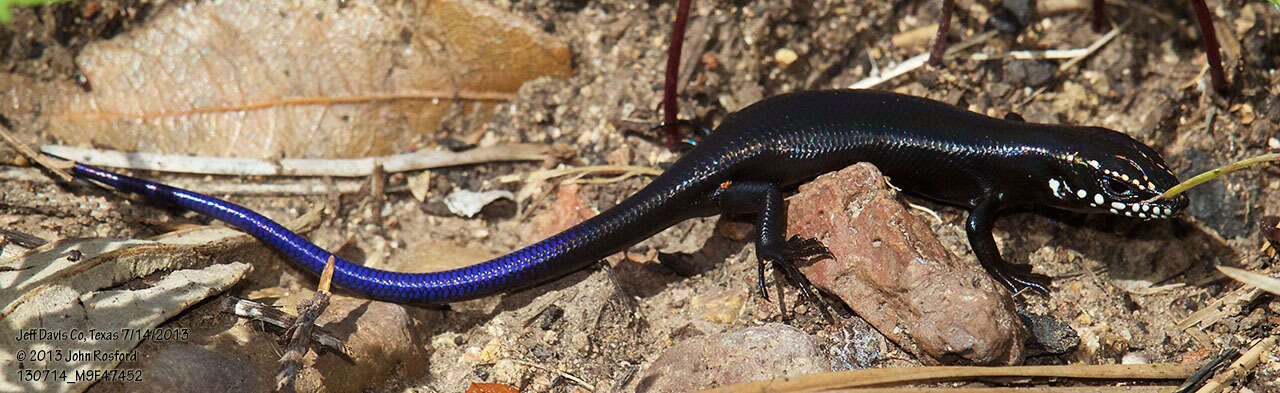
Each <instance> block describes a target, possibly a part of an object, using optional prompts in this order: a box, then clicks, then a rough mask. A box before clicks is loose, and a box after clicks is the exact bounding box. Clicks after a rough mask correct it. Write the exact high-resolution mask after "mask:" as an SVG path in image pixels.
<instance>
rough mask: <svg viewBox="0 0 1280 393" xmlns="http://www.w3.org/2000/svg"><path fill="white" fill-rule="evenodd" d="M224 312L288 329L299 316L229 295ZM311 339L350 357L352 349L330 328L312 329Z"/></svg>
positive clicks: (224, 301) (223, 308)
mask: <svg viewBox="0 0 1280 393" xmlns="http://www.w3.org/2000/svg"><path fill="white" fill-rule="evenodd" d="M222 312H225V313H228V314H234V315H235V316H238V317H241V318H248V319H252V320H255V321H259V322H262V323H264V324H267V325H271V326H275V327H277V328H279V329H280V330H287V329H289V327H290V326H293V324H294V322H296V321H297V318H296V317H294V316H292V315H289V314H286V313H285V312H284V311H280V310H279V309H277V308H275V307H271V306H268V305H266V304H262V303H259V302H255V301H252V300H248V299H240V298H237V297H227V298H226V300H223V301H222ZM311 339H312V340H315V341H316V342H317V343H319V344H320V345H323V346H326V347H329V349H331V350H333V351H334V352H335V353H339V354H341V355H342V356H346V357H349V356H350V354H351V350H350V349H348V348H347V346H346V345H345V344H343V343H342V340H341V339H338V337H336V336H334V335H333V333H330V332H329V331H328V330H325V329H324V328H321V327H318V326H317V327H315V328H313V329H311Z"/></svg>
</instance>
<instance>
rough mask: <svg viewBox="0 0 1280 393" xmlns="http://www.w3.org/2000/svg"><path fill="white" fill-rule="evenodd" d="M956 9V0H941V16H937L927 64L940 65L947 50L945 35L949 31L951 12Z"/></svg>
mask: <svg viewBox="0 0 1280 393" xmlns="http://www.w3.org/2000/svg"><path fill="white" fill-rule="evenodd" d="M955 9H956V0H942V16H941V17H939V18H938V34H937V36H935V37H934V39H933V49H932V50H930V51H929V65H932V66H939V65H942V56H943V55H944V54H946V51H947V35H949V34H950V33H951V13H952V11H955Z"/></svg>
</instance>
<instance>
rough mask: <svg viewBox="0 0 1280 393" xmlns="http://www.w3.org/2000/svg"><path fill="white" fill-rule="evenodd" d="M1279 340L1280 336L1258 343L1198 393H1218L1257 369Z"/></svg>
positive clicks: (1206, 383) (1273, 336)
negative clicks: (1263, 356) (1264, 355)
mask: <svg viewBox="0 0 1280 393" xmlns="http://www.w3.org/2000/svg"><path fill="white" fill-rule="evenodd" d="M1277 339H1280V336H1276V335H1272V336H1271V337H1268V338H1265V339H1263V340H1262V341H1258V343H1257V344H1254V345H1253V347H1252V348H1249V351H1247V352H1245V353H1244V355H1241V356H1240V358H1239V359H1236V361H1235V362H1232V363H1231V366H1228V367H1227V371H1223V372H1222V373H1221V374H1218V375H1217V376H1215V377H1213V379H1210V380H1209V382H1205V384H1204V386H1203V387H1201V388H1200V390H1197V391H1196V393H1217V392H1220V391H1222V388H1224V387H1226V385H1228V384H1230V383H1231V382H1232V381H1234V380H1235V379H1236V378H1238V377H1240V376H1241V375H1244V373H1246V372H1248V371H1249V370H1252V369H1253V368H1254V367H1256V366H1257V365H1258V363H1259V361H1260V360H1261V358H1262V355H1263V354H1265V353H1270V352H1271V348H1273V347H1275V346H1276V340H1277Z"/></svg>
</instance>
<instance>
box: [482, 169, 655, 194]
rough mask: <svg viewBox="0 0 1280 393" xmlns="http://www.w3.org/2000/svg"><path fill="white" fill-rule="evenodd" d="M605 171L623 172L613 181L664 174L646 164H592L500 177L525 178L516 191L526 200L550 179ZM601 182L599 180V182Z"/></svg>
mask: <svg viewBox="0 0 1280 393" xmlns="http://www.w3.org/2000/svg"><path fill="white" fill-rule="evenodd" d="M603 173H621V175H619V176H615V177H612V178H610V180H612V181H619V180H622V179H626V178H630V177H632V176H635V175H649V176H657V175H661V174H662V170H660V169H658V168H650V167H645V166H632V165H591V166H580V167H568V168H560V169H546V170H540V171H536V172H533V173H529V174H526V175H519V174H514V175H507V176H503V177H500V178H498V181H499V182H502V183H513V182H517V181H520V180H521V179H524V181H525V185H524V187H522V188H521V189H520V191H518V192H516V201H524V200H525V199H527V198H528V197H529V195H532V194H533V191H534V190H535V189H536V187H538V186H539V185H541V184H542V183H544V182H546V181H547V180H549V179H553V178H557V177H560V176H566V175H575V174H578V175H586V174H603ZM597 183H599V182H597Z"/></svg>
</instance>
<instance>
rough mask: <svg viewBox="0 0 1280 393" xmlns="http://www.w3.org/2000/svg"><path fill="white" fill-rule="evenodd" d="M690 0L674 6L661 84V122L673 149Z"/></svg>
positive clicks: (669, 144) (676, 136)
mask: <svg viewBox="0 0 1280 393" xmlns="http://www.w3.org/2000/svg"><path fill="white" fill-rule="evenodd" d="M689 3H690V0H680V4H679V5H677V6H676V22H675V25H674V26H672V28H671V44H670V45H668V46H667V79H666V81H665V82H664V83H663V86H662V124H663V130H664V131H666V135H667V148H668V149H674V148H675V146H676V140H678V139H679V138H680V130H678V129H677V127H676V118H677V117H678V116H679V114H680V105H679V103H678V102H676V87H677V86H676V85H677V84H678V83H679V82H680V81H679V79H680V53H681V50H682V49H683V47H684V28H685V25H686V24H688V22H689Z"/></svg>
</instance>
